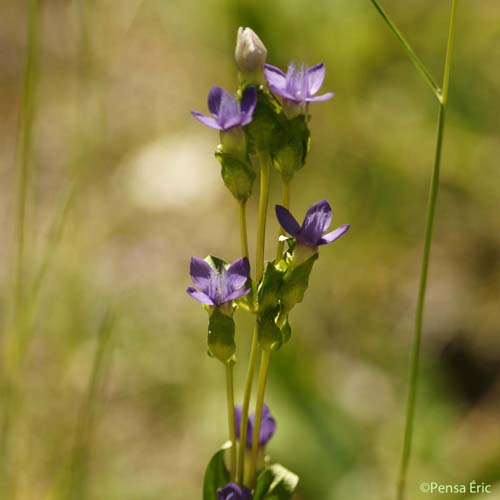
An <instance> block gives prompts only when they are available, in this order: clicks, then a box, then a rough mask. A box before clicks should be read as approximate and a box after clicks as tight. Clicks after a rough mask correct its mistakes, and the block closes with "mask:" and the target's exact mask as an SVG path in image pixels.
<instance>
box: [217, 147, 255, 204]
mask: <svg viewBox="0 0 500 500" xmlns="http://www.w3.org/2000/svg"><path fill="white" fill-rule="evenodd" d="M215 157H216V158H217V160H219V163H220V164H221V175H222V179H223V180H224V184H225V185H226V187H227V188H228V189H229V191H231V194H232V195H233V196H234V197H235V198H236V199H237V200H238V201H246V200H248V198H250V195H251V194H252V189H253V183H254V181H255V172H254V171H253V169H252V167H251V166H250V164H249V163H248V162H246V161H243V160H240V159H238V158H235V157H234V156H231V155H229V154H227V153H224V152H223V151H221V150H217V151H216V152H215Z"/></svg>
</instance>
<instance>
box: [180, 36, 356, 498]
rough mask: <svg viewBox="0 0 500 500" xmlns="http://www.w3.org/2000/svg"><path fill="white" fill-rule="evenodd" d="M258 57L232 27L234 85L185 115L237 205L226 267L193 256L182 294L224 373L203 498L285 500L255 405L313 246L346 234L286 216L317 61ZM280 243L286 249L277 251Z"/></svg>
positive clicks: (266, 415) (313, 215)
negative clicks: (237, 389)
mask: <svg viewBox="0 0 500 500" xmlns="http://www.w3.org/2000/svg"><path fill="white" fill-rule="evenodd" d="M266 58H267V50H266V48H265V46H264V44H263V43H262V41H261V39H260V38H259V37H258V36H257V35H256V34H255V33H254V32H253V31H252V30H251V29H250V28H240V29H239V30H238V37H237V44H236V53H235V59H236V64H237V66H238V69H239V82H240V85H239V88H238V90H237V92H236V93H235V94H231V93H229V92H227V91H225V90H224V89H222V88H221V87H218V86H213V87H212V89H211V90H210V92H209V96H208V109H209V111H210V113H211V116H205V115H202V114H201V113H198V112H193V116H194V117H195V118H196V119H197V120H199V121H200V122H201V123H203V124H204V125H206V126H208V127H210V128H212V129H215V130H218V131H219V133H220V144H219V145H218V146H217V148H216V150H215V157H216V158H217V160H218V161H219V162H220V165H221V175H222V179H223V181H224V183H225V185H226V187H227V188H228V190H229V191H230V192H231V194H232V195H233V197H234V198H235V199H236V201H237V203H238V206H239V216H240V217H239V222H240V236H241V238H240V240H241V255H240V258H238V259H237V260H235V261H234V262H233V263H232V264H227V263H226V262H225V261H224V260H222V259H220V258H218V257H214V256H208V257H206V258H205V259H200V258H197V257H193V258H192V259H191V265H190V275H191V279H192V282H193V285H194V286H189V287H188V288H187V293H188V294H189V295H190V296H191V297H193V298H194V299H195V300H197V301H198V302H200V303H201V304H202V306H203V308H204V309H205V310H206V311H207V313H208V337H207V339H208V352H209V354H210V355H211V356H213V357H214V358H216V359H217V360H219V361H220V362H221V363H222V364H223V366H224V368H225V376H226V395H227V422H228V437H229V439H228V441H227V442H226V443H225V444H224V445H223V446H222V447H221V449H220V450H219V451H218V452H217V453H215V455H214V456H213V457H212V459H211V460H210V462H209V464H208V466H207V469H206V473H205V480H204V486H203V498H204V500H261V499H262V500H263V499H277V500H284V499H290V498H292V496H293V494H294V491H295V489H296V487H297V484H298V476H297V475H296V474H294V473H293V472H291V471H289V470H287V469H286V468H285V467H283V466H282V465H279V464H276V463H272V460H271V459H270V458H269V457H267V456H266V446H267V444H268V443H269V441H270V439H271V438H272V437H273V435H274V434H275V432H276V428H277V423H276V420H275V418H274V416H273V415H272V414H271V410H270V408H269V406H267V405H266V404H265V403H264V400H265V389H266V382H267V375H268V369H269V364H270V362H271V357H272V353H273V352H274V351H276V350H278V349H280V348H281V347H282V346H283V345H284V344H285V343H286V342H287V341H288V340H289V339H290V337H291V333H292V328H291V325H290V322H289V315H290V312H291V311H292V309H293V308H294V307H295V306H296V305H297V304H298V303H300V302H301V301H302V299H303V298H304V294H305V292H306V290H307V287H308V283H309V276H310V274H311V271H312V268H313V265H314V263H315V262H316V260H317V259H318V249H319V247H321V246H325V245H327V244H329V243H332V242H334V241H335V240H337V239H338V238H340V237H341V236H342V235H343V234H345V233H346V232H347V230H348V229H349V225H347V224H346V225H342V226H340V227H338V228H337V229H335V230H333V231H331V232H328V229H329V227H330V224H331V222H332V208H331V206H330V204H329V203H328V201H326V200H322V201H319V202H317V203H315V204H314V205H312V206H311V207H310V208H309V210H308V211H307V213H306V216H305V218H304V221H303V223H302V224H299V223H298V222H297V220H296V218H295V217H294V216H293V215H292V213H291V211H290V184H291V181H292V180H293V178H294V176H295V174H296V172H297V171H298V170H299V169H301V168H302V167H303V166H304V164H305V162H306V159H307V153H308V151H309V144H310V133H309V127H308V123H309V118H310V117H309V104H310V103H311V102H315V101H326V100H328V99H330V98H331V97H333V93H331V92H328V93H325V94H322V95H317V93H318V92H319V90H320V87H321V86H322V84H323V81H324V78H325V66H324V64H322V63H320V64H316V65H315V66H312V67H307V66H305V65H304V64H302V65H295V64H294V63H291V64H290V65H289V67H288V72H287V73H286V74H285V73H283V72H282V71H281V70H279V69H278V68H276V67H274V66H270V65H267V64H266ZM272 170H274V171H276V173H277V174H278V175H279V177H280V180H281V184H282V200H281V203H280V204H277V205H276V206H275V210H274V211H275V213H276V216H277V222H278V229H279V233H278V234H277V235H276V254H275V257H274V259H273V260H267V261H266V259H265V255H264V248H265V235H266V223H267V213H268V205H269V181H270V176H271V172H272ZM257 175H258V177H259V203H258V214H257V238H256V241H257V245H256V252H255V264H254V265H253V266H252V269H250V255H249V249H248V237H247V223H246V203H247V200H248V199H249V198H250V196H251V195H252V191H253V188H254V181H255V179H256V177H257ZM285 243H286V248H285ZM238 308H240V309H242V310H244V311H246V312H248V313H249V314H253V315H254V317H255V328H254V332H253V336H252V343H251V348H250V353H249V357H248V368H247V375H246V380H245V383H244V386H243V401H242V404H241V406H240V405H238V406H236V405H235V402H234V400H235V398H234V373H233V372H234V364H235V363H236V362H237V356H236V354H237V346H236V324H235V321H234V311H235V310H236V309H238ZM259 358H260V365H259V367H258V382H257V388H256V394H255V400H256V404H255V411H253V412H250V400H251V396H252V392H253V379H254V374H255V371H256V369H257V364H258V363H257V362H258V360H259Z"/></svg>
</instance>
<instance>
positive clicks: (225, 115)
mask: <svg viewBox="0 0 500 500" xmlns="http://www.w3.org/2000/svg"><path fill="white" fill-rule="evenodd" d="M256 104H257V91H256V90H255V87H247V88H246V89H245V91H244V92H243V96H242V98H241V102H240V103H238V101H237V100H236V97H235V96H233V95H231V94H229V93H228V92H226V91H225V90H224V89H223V88H222V87H218V86H217V85H214V86H213V87H212V88H211V89H210V93H209V94H208V109H209V110H210V113H212V116H205V115H202V114H201V113H198V112H196V111H192V115H193V116H194V117H195V118H196V119H197V120H199V121H200V122H201V123H203V124H204V125H207V126H208V127H211V128H215V129H217V130H222V131H223V132H226V131H227V130H229V129H231V128H233V127H238V126H241V127H243V126H244V125H248V124H249V123H250V122H251V121H252V118H253V112H254V110H255V106H256Z"/></svg>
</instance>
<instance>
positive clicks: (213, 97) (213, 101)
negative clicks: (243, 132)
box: [208, 85, 226, 116]
mask: <svg viewBox="0 0 500 500" xmlns="http://www.w3.org/2000/svg"><path fill="white" fill-rule="evenodd" d="M224 93H226V91H225V90H224V89H223V88H222V87H218V86H217V85H214V86H213V87H212V88H211V89H210V92H209V93H208V109H209V110H210V113H212V114H213V115H214V116H219V111H220V105H221V101H222V96H223V95H224Z"/></svg>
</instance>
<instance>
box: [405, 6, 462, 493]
mask: <svg viewBox="0 0 500 500" xmlns="http://www.w3.org/2000/svg"><path fill="white" fill-rule="evenodd" d="M456 6H457V0H452V4H451V15H450V27H449V32H448V43H447V49H446V62H445V67H444V75H443V92H442V95H441V103H440V105H439V115H438V127H437V139H436V152H435V157H434V169H433V173H432V178H431V185H430V190H429V201H428V207H427V218H426V225H425V237H424V250H423V256H422V267H421V274H420V286H419V290H418V300H417V309H416V315H415V332H414V337H413V347H412V351H411V360H410V373H409V386H408V399H407V407H406V424H405V433H404V444H403V453H402V458H401V467H400V472H399V481H398V489H397V499H398V500H403V499H404V498H405V496H406V477H407V472H408V464H409V461H410V456H411V449H412V437H413V423H414V417H415V401H416V392H417V382H418V367H419V359H420V345H421V339H422V324H423V317H424V306H425V295H426V289H427V276H428V271H429V257H430V250H431V243H432V230H433V226H434V217H435V212H436V201H437V195H438V191H439V173H440V167H441V152H442V145H443V136H444V128H445V116H446V104H447V101H448V88H449V82H450V71H451V58H452V52H453V42H454V38H455V18H456Z"/></svg>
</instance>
